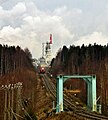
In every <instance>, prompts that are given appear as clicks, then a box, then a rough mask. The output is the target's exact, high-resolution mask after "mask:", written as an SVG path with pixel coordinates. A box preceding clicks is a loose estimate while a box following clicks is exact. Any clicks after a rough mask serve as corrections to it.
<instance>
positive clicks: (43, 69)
mask: <svg viewBox="0 0 108 120" xmlns="http://www.w3.org/2000/svg"><path fill="white" fill-rule="evenodd" d="M39 61H40V63H39V66H38V72H39V73H40V74H44V73H46V70H47V64H46V62H45V58H44V57H41V58H40V60H39Z"/></svg>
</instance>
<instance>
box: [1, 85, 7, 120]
mask: <svg viewBox="0 0 108 120" xmlns="http://www.w3.org/2000/svg"><path fill="white" fill-rule="evenodd" d="M2 88H3V89H4V91H5V106H4V120H6V117H7V89H6V88H7V85H5V86H4V85H2Z"/></svg>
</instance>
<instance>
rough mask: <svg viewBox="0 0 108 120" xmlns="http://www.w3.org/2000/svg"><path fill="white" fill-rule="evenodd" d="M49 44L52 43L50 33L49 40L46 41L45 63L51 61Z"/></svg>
mask: <svg viewBox="0 0 108 120" xmlns="http://www.w3.org/2000/svg"><path fill="white" fill-rule="evenodd" d="M51 45H52V34H50V42H46V47H45V54H46V63H47V64H48V65H50V63H51Z"/></svg>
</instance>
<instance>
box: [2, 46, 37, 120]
mask: <svg viewBox="0 0 108 120" xmlns="http://www.w3.org/2000/svg"><path fill="white" fill-rule="evenodd" d="M36 79H37V78H36V72H35V68H34V66H33V60H32V55H31V53H30V51H29V50H28V48H25V49H24V50H23V49H21V48H20V47H19V46H17V47H15V46H8V45H0V120H3V119H4V120H6V119H12V120H13V119H18V120H20V119H24V120H25V119H28V116H29V119H30V118H31V119H32V118H33V119H34V120H36V115H35V111H36V102H34V100H36V90H35V87H36V84H37V83H36V82H37V81H36Z"/></svg>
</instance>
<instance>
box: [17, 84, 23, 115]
mask: <svg viewBox="0 0 108 120" xmlns="http://www.w3.org/2000/svg"><path fill="white" fill-rule="evenodd" d="M21 90H22V83H21V82H18V83H17V106H16V113H17V114H18V115H19V112H20V110H21Z"/></svg>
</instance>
